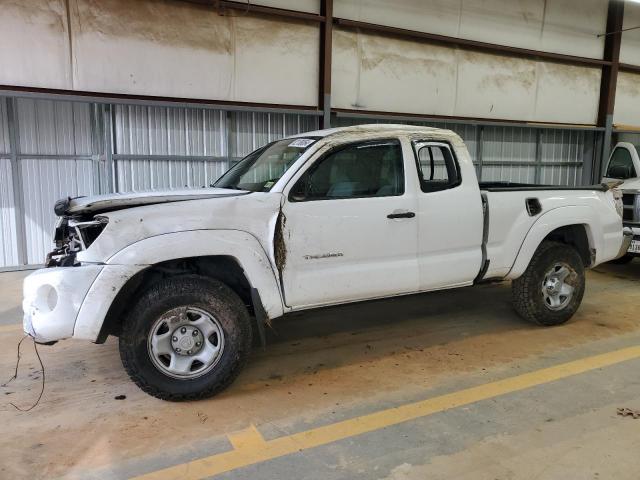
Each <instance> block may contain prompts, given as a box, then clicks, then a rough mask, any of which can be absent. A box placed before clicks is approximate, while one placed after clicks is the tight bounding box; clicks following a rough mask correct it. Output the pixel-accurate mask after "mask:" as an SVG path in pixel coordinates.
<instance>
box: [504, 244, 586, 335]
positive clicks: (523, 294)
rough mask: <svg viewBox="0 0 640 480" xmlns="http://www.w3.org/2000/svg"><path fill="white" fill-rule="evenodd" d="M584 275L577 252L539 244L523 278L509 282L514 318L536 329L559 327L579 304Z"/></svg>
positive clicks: (563, 246)
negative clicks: (525, 321) (520, 319)
mask: <svg viewBox="0 0 640 480" xmlns="http://www.w3.org/2000/svg"><path fill="white" fill-rule="evenodd" d="M584 287H585V273H584V265H583V263H582V259H581V258H580V255H579V254H578V252H577V251H576V250H575V249H574V248H573V247H571V246H570V245H566V244H563V243H559V242H550V241H549V242H543V243H542V244H541V245H540V246H539V247H538V250H536V253H535V254H534V255H533V258H532V259H531V262H530V263H529V266H528V267H527V269H526V270H525V272H524V274H523V275H522V276H521V277H520V278H517V279H516V280H514V281H513V283H512V290H511V291H512V296H513V303H514V307H515V309H516V311H517V312H518V314H519V315H520V316H521V317H523V318H524V319H526V320H529V321H531V322H534V323H537V324H538V325H545V326H550V325H560V324H562V323H564V322H566V321H567V320H569V319H570V318H571V317H572V316H573V314H574V313H575V312H576V310H578V307H579V306H580V303H581V302H582V296H583V295H584Z"/></svg>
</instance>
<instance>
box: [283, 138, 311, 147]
mask: <svg viewBox="0 0 640 480" xmlns="http://www.w3.org/2000/svg"><path fill="white" fill-rule="evenodd" d="M314 141H315V140H311V139H310V138H296V139H295V140H294V141H293V142H291V143H290V144H289V146H290V147H298V148H306V147H308V146H309V145H311V144H312V143H313V142H314Z"/></svg>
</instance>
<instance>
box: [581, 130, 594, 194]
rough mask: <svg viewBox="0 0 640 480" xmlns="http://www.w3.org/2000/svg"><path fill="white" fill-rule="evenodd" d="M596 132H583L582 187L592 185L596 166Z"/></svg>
mask: <svg viewBox="0 0 640 480" xmlns="http://www.w3.org/2000/svg"><path fill="white" fill-rule="evenodd" d="M596 135H597V132H593V133H592V132H584V142H582V178H581V179H580V182H581V184H582V185H589V184H591V183H593V180H592V178H593V174H594V166H595V165H596V150H595V148H594V147H595V145H596V141H595V136H596Z"/></svg>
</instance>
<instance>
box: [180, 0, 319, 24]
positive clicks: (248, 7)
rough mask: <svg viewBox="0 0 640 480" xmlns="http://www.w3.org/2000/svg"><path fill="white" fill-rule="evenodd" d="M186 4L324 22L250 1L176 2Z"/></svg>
mask: <svg viewBox="0 0 640 480" xmlns="http://www.w3.org/2000/svg"><path fill="white" fill-rule="evenodd" d="M178 1H181V2H187V3H196V4H199V5H206V6H209V7H212V8H214V9H217V10H219V11H220V12H224V10H236V11H240V12H245V13H257V14H263V15H271V16H275V17H283V18H291V19H297V20H309V21H312V22H319V23H323V22H324V21H325V20H326V17H325V16H324V15H318V14H316V13H309V12H302V11H300V10H289V9H286V8H276V7H267V6H264V5H255V4H253V3H251V2H250V1H246V2H231V1H226V0H178Z"/></svg>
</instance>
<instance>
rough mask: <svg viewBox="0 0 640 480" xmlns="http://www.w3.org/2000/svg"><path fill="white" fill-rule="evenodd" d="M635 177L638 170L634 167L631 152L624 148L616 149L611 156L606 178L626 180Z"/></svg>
mask: <svg viewBox="0 0 640 480" xmlns="http://www.w3.org/2000/svg"><path fill="white" fill-rule="evenodd" d="M635 176H636V169H635V168H634V167H633V159H632V158H631V153H629V150H627V149H626V148H622V147H618V148H616V149H615V150H614V151H613V155H611V161H609V166H608V167H607V173H606V175H605V177H608V178H619V179H622V180H624V179H627V178H632V177H635Z"/></svg>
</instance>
